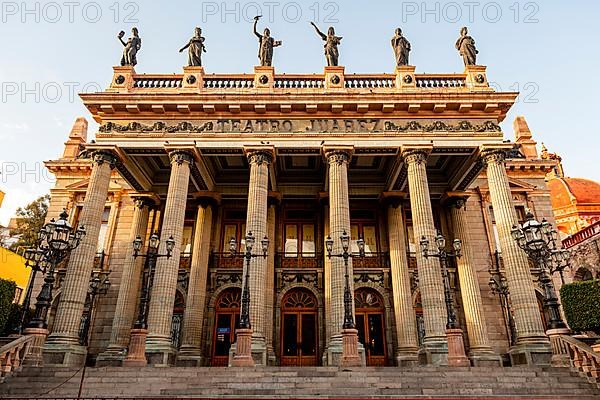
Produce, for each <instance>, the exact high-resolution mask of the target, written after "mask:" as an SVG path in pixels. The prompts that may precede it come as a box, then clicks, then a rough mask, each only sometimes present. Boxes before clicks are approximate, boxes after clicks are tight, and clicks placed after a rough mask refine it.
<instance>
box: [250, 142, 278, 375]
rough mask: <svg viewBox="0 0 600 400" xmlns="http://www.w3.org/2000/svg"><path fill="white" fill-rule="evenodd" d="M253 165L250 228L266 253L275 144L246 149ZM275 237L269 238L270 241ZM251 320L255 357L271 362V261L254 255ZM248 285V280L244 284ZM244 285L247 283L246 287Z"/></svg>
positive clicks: (258, 247) (259, 251) (256, 250)
mask: <svg viewBox="0 0 600 400" xmlns="http://www.w3.org/2000/svg"><path fill="white" fill-rule="evenodd" d="M245 151H246V155H247V157H248V163H249V164H250V182H249V187H248V211H247V215H246V231H247V232H244V234H246V233H248V232H252V234H253V235H254V237H255V238H256V244H255V245H254V248H253V250H252V251H253V253H254V254H262V249H261V245H260V241H261V240H262V239H263V238H264V237H265V236H267V199H268V194H269V166H270V165H271V164H272V163H273V161H274V155H275V152H274V150H273V148H271V147H259V148H248V149H245ZM274 240H275V238H269V242H271V241H274ZM244 268H246V265H244ZM249 274H250V282H249V286H250V323H251V325H252V357H253V358H254V362H255V363H256V364H257V365H267V347H266V341H265V326H266V323H265V291H266V286H267V284H266V278H267V260H266V259H265V258H263V257H253V258H252V260H251V261H250V270H249ZM244 279H245V274H244ZM243 284H244V283H243ZM242 287H243V286H242Z"/></svg>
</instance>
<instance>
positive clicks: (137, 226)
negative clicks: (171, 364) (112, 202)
mask: <svg viewBox="0 0 600 400" xmlns="http://www.w3.org/2000/svg"><path fill="white" fill-rule="evenodd" d="M148 215H149V208H148V205H147V201H146V200H144V199H142V198H138V199H135V200H134V209H133V219H132V222H131V228H130V230H129V240H128V242H127V243H126V244H125V245H126V246H127V248H126V250H125V259H124V262H123V274H122V275H121V281H120V283H119V285H120V286H119V296H118V297H117V306H116V308H115V316H114V319H113V324H112V331H111V335H110V343H109V345H108V349H107V353H109V352H115V353H120V352H121V351H122V350H123V349H124V348H126V347H127V345H128V344H129V333H130V331H131V327H132V325H133V322H134V320H135V318H136V307H135V306H136V304H137V300H138V293H139V290H140V282H141V275H142V268H143V265H144V259H143V258H137V259H136V258H134V257H133V241H134V240H135V238H136V237H137V236H140V237H141V238H142V241H143V242H145V237H146V231H147V230H148ZM101 357H102V356H101Z"/></svg>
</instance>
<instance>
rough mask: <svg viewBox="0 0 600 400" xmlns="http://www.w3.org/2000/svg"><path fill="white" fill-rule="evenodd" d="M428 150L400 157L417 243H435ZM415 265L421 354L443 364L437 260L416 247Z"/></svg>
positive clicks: (444, 352)
mask: <svg viewBox="0 0 600 400" xmlns="http://www.w3.org/2000/svg"><path fill="white" fill-rule="evenodd" d="M430 150H431V148H422V149H421V148H418V149H409V150H406V151H404V153H403V157H404V162H405V163H406V164H407V168H408V187H409V194H410V208H411V212H412V221H413V231H414V235H415V241H417V242H418V241H420V240H421V238H422V237H423V236H425V237H426V238H427V239H429V241H430V242H431V243H434V242H435V240H434V238H435V236H436V232H435V226H434V222H433V212H432V208H431V198H430V196H429V184H428V182H427V170H426V165H427V156H428V155H429V152H430ZM417 267H418V270H419V289H420V290H421V301H422V303H423V320H424V323H425V338H424V339H423V349H421V355H422V356H423V361H424V362H426V363H427V364H434V365H440V364H446V363H447V357H448V342H447V340H446V321H447V314H446V307H445V302H444V283H443V280H442V272H441V267H440V261H439V260H438V259H436V258H433V257H431V258H426V257H423V254H422V253H421V251H420V249H419V250H418V251H417Z"/></svg>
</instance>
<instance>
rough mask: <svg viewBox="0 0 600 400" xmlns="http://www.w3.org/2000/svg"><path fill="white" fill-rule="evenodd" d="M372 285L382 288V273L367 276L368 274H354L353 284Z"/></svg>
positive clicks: (383, 280)
mask: <svg viewBox="0 0 600 400" xmlns="http://www.w3.org/2000/svg"><path fill="white" fill-rule="evenodd" d="M359 282H360V283H374V284H376V285H379V286H381V287H383V286H384V285H383V284H384V282H385V279H384V277H383V274H382V273H378V274H369V273H361V274H354V283H359Z"/></svg>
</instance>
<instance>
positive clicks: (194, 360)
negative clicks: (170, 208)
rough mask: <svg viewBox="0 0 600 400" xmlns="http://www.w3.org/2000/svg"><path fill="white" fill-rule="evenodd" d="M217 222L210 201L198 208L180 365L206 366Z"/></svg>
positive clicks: (204, 201)
mask: <svg viewBox="0 0 600 400" xmlns="http://www.w3.org/2000/svg"><path fill="white" fill-rule="evenodd" d="M212 222H213V208H212V206H211V205H210V204H209V202H208V201H207V200H201V203H200V205H198V213H197V216H196V226H195V228H194V245H193V246H194V247H193V249H192V265H191V268H190V281H189V285H188V293H187V300H186V302H185V311H184V314H183V338H182V340H181V349H180V350H179V354H178V356H177V365H181V366H198V367H199V366H201V365H202V361H203V360H202V348H201V346H202V327H203V324H204V309H205V307H206V280H207V276H208V256H209V253H210V237H211V231H212Z"/></svg>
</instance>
